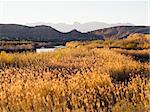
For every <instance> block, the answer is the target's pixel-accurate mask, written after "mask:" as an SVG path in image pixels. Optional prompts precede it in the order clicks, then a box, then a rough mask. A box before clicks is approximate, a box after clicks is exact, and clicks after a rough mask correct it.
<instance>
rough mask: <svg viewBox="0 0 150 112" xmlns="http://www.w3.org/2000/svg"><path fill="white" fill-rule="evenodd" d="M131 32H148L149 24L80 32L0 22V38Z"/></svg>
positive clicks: (57, 38) (79, 38)
mask: <svg viewBox="0 0 150 112" xmlns="http://www.w3.org/2000/svg"><path fill="white" fill-rule="evenodd" d="M133 33H143V34H145V33H146V34H147V33H150V26H116V27H110V28H104V29H99V30H94V31H90V32H87V33H81V32H80V31H77V30H75V29H74V30H72V31H70V32H67V33H62V32H60V31H58V30H56V29H54V28H52V27H51V26H46V25H40V26H35V27H29V26H24V25H17V24H0V40H29V41H44V42H67V41H85V40H96V39H98V40H106V39H121V38H126V37H127V36H128V35H130V34H133Z"/></svg>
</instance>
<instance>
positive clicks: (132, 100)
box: [0, 46, 150, 112]
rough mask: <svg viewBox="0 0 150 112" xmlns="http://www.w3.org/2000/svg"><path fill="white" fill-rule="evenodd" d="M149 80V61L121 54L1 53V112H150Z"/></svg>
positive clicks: (76, 49)
mask: <svg viewBox="0 0 150 112" xmlns="http://www.w3.org/2000/svg"><path fill="white" fill-rule="evenodd" d="M130 52H131V51H130ZM139 53H140V52H139ZM149 77H150V74H149V62H148V61H147V62H140V61H138V60H135V59H134V58H133V57H132V56H130V55H126V54H123V53H121V50H120V51H119V50H110V49H108V48H89V47H86V46H79V47H74V48H71V47H70V48H65V49H60V50H56V51H54V52H50V53H39V54H37V53H31V52H26V53H12V54H11V53H10V54H8V53H5V52H1V54H0V111H2V112H20V111H22V112H41V111H42V112H61V111H62V112H84V111H86V112H107V111H108V112H110V111H112V112H148V111H149V110H150V83H149Z"/></svg>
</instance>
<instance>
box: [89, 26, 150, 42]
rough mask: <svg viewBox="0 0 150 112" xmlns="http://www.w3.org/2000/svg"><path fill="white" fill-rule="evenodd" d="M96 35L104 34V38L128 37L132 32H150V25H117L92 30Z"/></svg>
mask: <svg viewBox="0 0 150 112" xmlns="http://www.w3.org/2000/svg"><path fill="white" fill-rule="evenodd" d="M90 33H92V34H95V35H102V36H103V38H104V39H120V38H126V37H127V36H128V35H130V34H134V33H142V34H150V26H117V27H110V28H104V29H99V30H95V31H91V32H90Z"/></svg>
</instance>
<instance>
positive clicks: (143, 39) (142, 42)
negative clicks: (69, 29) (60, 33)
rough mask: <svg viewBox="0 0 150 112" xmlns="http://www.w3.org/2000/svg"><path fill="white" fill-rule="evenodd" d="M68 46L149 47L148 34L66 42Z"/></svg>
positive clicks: (135, 48) (136, 48)
mask: <svg viewBox="0 0 150 112" xmlns="http://www.w3.org/2000/svg"><path fill="white" fill-rule="evenodd" d="M66 45H67V46H68V47H76V46H83V45H86V46H87V47H89V48H94V47H97V48H99V47H104V48H121V49H134V50H138V49H139V50H140V49H149V48H150V34H131V35H129V36H128V37H127V38H125V39H120V40H105V41H103V40H96V41H95V40H94V41H92V42H72V43H70V42H69V43H67V44H66Z"/></svg>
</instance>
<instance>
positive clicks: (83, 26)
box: [27, 21, 134, 33]
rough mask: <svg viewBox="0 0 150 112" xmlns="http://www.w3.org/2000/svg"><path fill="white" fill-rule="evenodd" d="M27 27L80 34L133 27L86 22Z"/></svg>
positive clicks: (40, 23)
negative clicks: (77, 32) (42, 27)
mask: <svg viewBox="0 0 150 112" xmlns="http://www.w3.org/2000/svg"><path fill="white" fill-rule="evenodd" d="M27 25H28V26H37V25H47V26H51V27H53V28H55V29H56V30H58V31H61V32H69V31H72V30H74V29H77V30H78V31H80V32H84V33H85V32H89V31H93V30H97V29H103V28H109V27H114V26H134V25H133V24H132V23H116V24H109V23H105V22H96V21H92V22H86V23H79V22H77V21H76V22H74V23H73V24H66V23H55V24H54V23H44V22H43V23H42V22H39V23H27Z"/></svg>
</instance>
